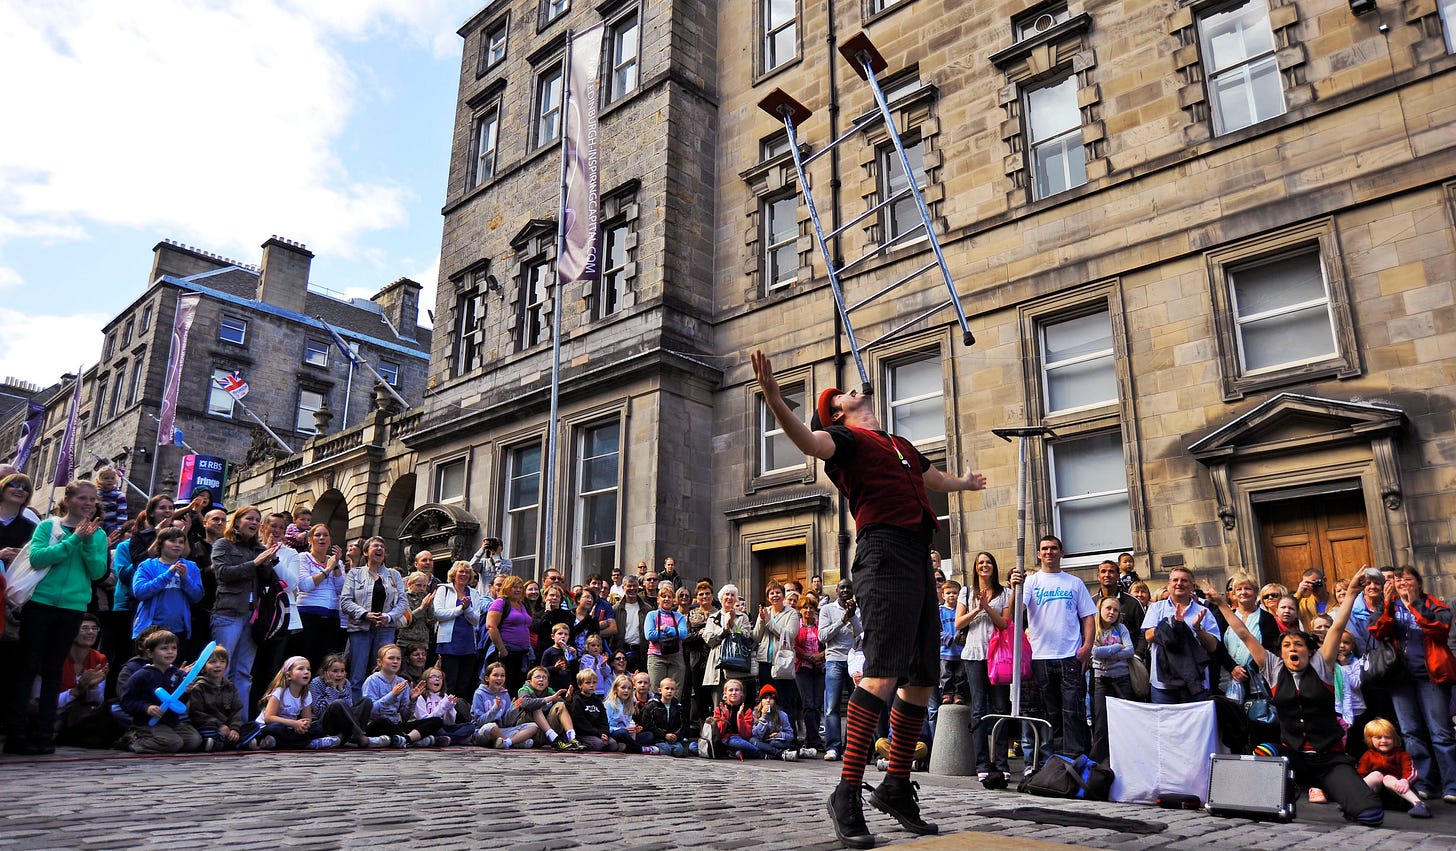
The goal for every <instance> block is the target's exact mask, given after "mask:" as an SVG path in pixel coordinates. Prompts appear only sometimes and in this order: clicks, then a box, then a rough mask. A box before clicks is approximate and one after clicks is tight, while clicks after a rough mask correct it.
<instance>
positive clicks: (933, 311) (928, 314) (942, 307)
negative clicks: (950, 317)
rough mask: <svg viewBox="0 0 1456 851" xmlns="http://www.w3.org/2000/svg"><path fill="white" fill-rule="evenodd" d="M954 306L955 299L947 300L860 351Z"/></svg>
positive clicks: (867, 344) (865, 345) (871, 342)
mask: <svg viewBox="0 0 1456 851" xmlns="http://www.w3.org/2000/svg"><path fill="white" fill-rule="evenodd" d="M952 304H955V299H946V300H945V301H943V302H941V303H940V304H937V305H936V306H935V307H932V308H930V309H929V310H927V311H925V312H924V313H922V314H920V315H919V316H917V317H915V318H914V319H911V320H909V321H908V322H902V323H901V324H899V325H896V326H895V327H894V328H891V329H890V330H888V331H886V332H885V333H883V334H881V335H880V336H878V337H876V338H875V339H873V340H871V341H869V342H868V343H865V344H864V345H863V346H860V350H861V351H863V350H865V349H867V348H869V347H870V346H874V345H878V344H879V343H883V342H884V341H885V340H888V339H890V338H891V337H893V336H895V335H896V334H898V333H900V332H901V331H904V330H905V329H906V328H909V327H910V326H911V325H914V324H915V323H917V322H919V321H921V320H922V319H927V318H929V317H931V316H934V315H935V314H937V313H939V312H940V311H942V310H945V309H946V308H947V307H950V306H951V305H952Z"/></svg>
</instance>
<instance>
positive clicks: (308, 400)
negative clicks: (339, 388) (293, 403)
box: [293, 389, 324, 434]
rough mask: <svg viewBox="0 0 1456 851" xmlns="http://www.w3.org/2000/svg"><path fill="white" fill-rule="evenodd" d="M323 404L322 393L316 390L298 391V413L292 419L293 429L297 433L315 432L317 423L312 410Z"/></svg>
mask: <svg viewBox="0 0 1456 851" xmlns="http://www.w3.org/2000/svg"><path fill="white" fill-rule="evenodd" d="M323 406H324V394H322V393H320V392H318V391H317V390H302V389H300V390H299V391H298V415H297V416H295V417H294V419H293V430H294V431H296V432H298V433H299V434H317V433H318V423H317V422H316V421H315V420H314V418H313V415H314V412H315V411H317V410H318V409H320V408H322V407H323Z"/></svg>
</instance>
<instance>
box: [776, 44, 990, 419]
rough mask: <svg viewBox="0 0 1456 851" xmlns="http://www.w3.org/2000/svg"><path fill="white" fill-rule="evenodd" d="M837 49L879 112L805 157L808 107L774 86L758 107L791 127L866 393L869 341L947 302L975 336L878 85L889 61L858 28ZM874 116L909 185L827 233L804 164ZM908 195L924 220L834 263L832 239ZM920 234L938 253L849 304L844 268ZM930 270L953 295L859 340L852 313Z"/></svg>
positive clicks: (802, 181)
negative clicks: (801, 130) (802, 131)
mask: <svg viewBox="0 0 1456 851" xmlns="http://www.w3.org/2000/svg"><path fill="white" fill-rule="evenodd" d="M839 52H840V54H841V55H842V56H844V58H845V59H846V60H848V62H849V64H850V66H851V67H852V68H854V71H855V73H857V74H859V76H860V79H863V80H865V81H866V82H868V83H869V84H870V90H871V91H873V92H874V95H875V105H876V106H877V107H878V109H877V111H876V112H873V113H871V114H870V115H868V116H866V117H865V118H864V119H861V120H860V121H856V122H855V123H854V124H853V125H852V126H851V127H850V128H849V129H848V130H846V131H845V132H844V133H842V134H841V135H840V136H839V138H837V139H835V140H834V141H832V142H830V143H829V144H828V145H826V146H824V147H823V148H822V149H820V150H818V151H815V152H814V153H812V154H810V155H809V156H807V157H806V156H804V155H803V154H802V152H801V151H800V150H799V138H798V132H797V130H796V129H795V128H797V127H799V126H802V125H803V124H804V122H805V121H807V120H808V118H809V116H810V115H812V114H813V113H812V112H811V111H810V110H809V108H808V107H806V106H804V105H803V104H802V103H799V102H798V101H797V100H794V98H793V97H791V96H790V95H788V94H787V93H786V92H784V90H783V89H774V90H773V91H772V92H770V93H769V94H768V96H767V97H765V98H764V99H763V100H762V101H759V104H758V106H759V108H760V109H762V110H763V111H765V112H767V113H768V114H769V115H772V116H773V117H774V118H776V119H778V120H781V121H783V122H784V129H785V130H786V131H787V132H788V139H789V151H790V152H791V153H792V155H793V158H794V171H795V172H796V173H797V174H798V178H799V189H800V192H801V193H802V194H803V196H804V203H805V204H806V205H807V206H808V207H809V219H810V220H811V221H812V222H813V225H814V239H815V242H816V243H817V244H818V246H819V253H820V254H821V255H822V256H823V257H824V266H825V269H826V271H827V272H828V274H829V286H830V288H831V289H832V290H833V291H834V304H835V307H836V308H837V309H838V310H839V318H840V319H841V320H842V321H843V322H844V332H845V336H847V337H848V338H849V348H850V352H851V354H853V355H854V364H855V367H856V368H858V369H859V378H860V382H861V383H862V384H863V385H864V386H863V390H862V392H863V393H865V394H869V393H872V392H873V391H874V388H873V384H872V382H871V381H870V377H869V373H868V372H867V371H866V370H865V365H864V357H863V352H864V350H865V349H867V348H869V347H870V346H873V345H875V344H877V343H881V342H884V341H885V340H887V339H889V338H891V337H893V336H895V335H896V334H899V333H900V332H902V331H905V330H906V329H908V328H911V327H913V326H914V325H915V324H916V323H918V322H921V321H922V320H925V319H928V318H929V317H931V316H933V315H935V314H936V313H938V312H940V311H941V310H944V309H945V308H946V307H953V308H955V313H956V319H957V321H958V322H959V323H960V326H961V337H962V339H963V341H964V343H965V345H966V346H971V345H974V344H975V342H976V338H975V335H973V334H972V333H971V325H970V322H969V321H968V320H967V319H966V312H965V310H964V308H962V306H961V298H960V293H958V292H956V288H955V283H954V282H953V281H952V280H951V276H950V267H949V266H948V265H947V264H946V262H945V254H944V253H942V252H941V248H940V240H939V238H937V237H936V235H935V228H934V227H933V226H932V223H931V219H930V209H929V208H928V207H926V206H925V198H924V197H923V196H922V195H921V193H920V187H919V186H917V185H916V178H915V173H914V172H913V171H912V170H911V168H910V158H909V157H908V156H906V155H905V144H904V142H902V141H901V139H900V132H899V131H898V130H897V129H896V128H895V119H894V116H893V115H891V114H890V106H889V103H888V102H887V101H886V100H885V93H884V90H882V89H881V88H880V83H879V80H878V79H876V77H875V75H876V74H879V73H882V72H883V71H884V70H885V69H886V68H887V67H889V66H888V64H887V63H886V62H885V58H884V57H883V56H881V55H880V52H879V51H878V50H877V49H876V48H875V46H874V44H873V43H871V41H870V39H869V36H868V35H866V34H865V33H860V34H858V35H856V36H854V37H853V38H851V39H849V40H848V41H846V42H845V43H844V44H842V45H840V46H839ZM875 121H883V122H884V123H885V129H886V130H888V131H889V135H890V141H891V142H892V143H893V144H894V146H895V154H896V155H897V156H898V157H899V160H900V168H901V169H902V170H903V171H904V174H905V183H906V187H905V188H904V189H902V190H900V191H899V192H896V193H895V194H893V195H891V196H889V197H888V198H884V199H882V200H881V201H880V202H879V203H878V204H876V205H874V206H873V207H870V208H869V209H868V210H865V211H864V212H863V213H860V214H859V215H857V216H855V217H854V218H852V219H850V220H849V221H847V222H845V223H844V224H842V225H840V226H839V227H837V228H835V229H834V230H833V231H831V232H830V233H828V234H827V235H826V234H825V233H824V228H823V226H822V225H821V224H820V222H819V211H818V208H816V207H815V205H814V194H813V192H812V191H811V190H810V189H809V180H808V176H807V175H806V174H805V171H804V169H805V168H806V167H807V166H808V165H809V164H810V163H812V162H814V161H815V160H816V159H818V158H819V157H822V156H824V155H825V154H827V153H828V152H829V151H831V150H833V149H834V148H835V146H837V145H838V144H839V143H840V142H843V141H845V140H846V139H848V138H849V137H851V136H853V135H854V134H856V133H859V132H862V131H864V130H865V129H866V128H868V127H869V126H870V125H872V124H873V123H874V122H875ZM906 197H910V198H914V199H915V208H916V209H917V210H918V211H919V212H920V224H919V225H917V226H915V227H911V228H906V229H905V230H903V231H901V232H900V233H898V234H896V235H895V236H894V237H892V238H890V239H888V240H885V241H884V242H881V243H880V244H878V245H876V246H874V247H873V248H871V249H869V250H868V251H866V252H865V253H864V254H861V255H860V256H859V257H856V258H855V259H853V260H851V261H849V262H848V263H845V264H843V265H841V266H839V267H838V268H836V267H835V265H834V255H833V254H831V253H830V251H829V241H830V240H832V239H835V238H836V237H838V236H840V235H841V234H843V233H845V232H846V231H848V230H849V229H850V228H852V227H854V226H856V225H858V224H859V223H860V222H863V221H864V220H865V219H867V218H869V217H870V216H873V215H875V214H876V213H879V212H880V211H882V210H884V209H885V208H887V207H889V206H890V205H892V204H895V203H897V202H899V201H901V200H902V199H904V198H906ZM922 234H923V235H924V236H925V238H926V239H927V240H928V241H929V243H930V249H931V251H932V252H933V253H934V255H935V257H934V259H933V260H931V261H930V262H929V263H926V264H925V265H924V266H921V267H920V268H918V269H916V270H915V271H913V272H911V273H909V274H907V275H905V276H903V277H901V278H900V279H898V280H896V281H895V282H893V283H891V284H889V285H887V286H885V287H882V288H881V289H879V290H877V291H875V292H874V293H872V294H870V295H868V296H866V297H865V298H863V299H860V300H859V301H857V302H855V303H854V304H847V303H846V300H845V296H844V288H843V283H842V281H841V277H842V276H843V275H844V274H845V272H847V271H849V270H850V269H853V268H854V267H856V266H859V265H860V264H862V263H864V262H865V261H867V260H869V259H871V258H873V257H875V256H877V255H879V254H881V253H883V252H885V251H887V250H888V249H890V248H892V247H894V246H895V245H897V244H899V243H901V242H904V241H906V240H907V239H909V238H911V237H919V236H921V235H922ZM932 269H939V270H940V276H941V280H942V281H944V283H945V288H946V291H947V292H948V293H949V295H950V298H949V299H948V300H947V301H945V302H942V303H940V304H937V305H936V306H935V307H932V308H931V309H930V310H927V311H925V312H924V313H921V314H919V315H918V316H915V317H914V318H912V319H909V320H907V321H905V322H902V323H901V324H899V325H897V326H895V327H894V328H892V329H890V330H889V331H886V332H885V333H884V334H881V335H880V336H879V337H877V338H875V339H873V340H871V341H869V342H868V343H864V344H863V345H861V344H860V343H859V341H858V339H857V338H856V336H855V332H854V324H853V323H852V322H851V321H850V317H849V315H850V313H851V312H852V311H855V310H858V309H860V308H862V307H865V306H867V305H869V304H870V303H872V302H874V301H875V300H876V299H878V298H880V297H881V296H884V295H885V294H887V293H890V292H893V291H894V290H896V289H898V288H899V287H900V286H902V285H904V284H907V283H909V282H910V281H912V280H914V279H915V278H918V277H919V276H921V275H923V274H925V273H926V272H929V271H931V270H932Z"/></svg>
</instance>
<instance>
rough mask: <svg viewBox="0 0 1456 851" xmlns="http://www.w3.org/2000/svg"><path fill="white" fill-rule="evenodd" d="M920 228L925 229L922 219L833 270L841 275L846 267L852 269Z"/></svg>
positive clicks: (920, 229)
mask: <svg viewBox="0 0 1456 851" xmlns="http://www.w3.org/2000/svg"><path fill="white" fill-rule="evenodd" d="M922 230H925V222H923V221H922V222H921V223H920V224H918V225H916V226H915V227H913V228H910V229H909V230H907V231H905V232H904V233H901V234H900V235H899V236H897V237H895V238H894V239H891V240H890V241H889V242H882V243H880V244H879V245H876V246H875V247H874V248H871V249H870V250H869V251H866V252H865V253H863V254H861V255H860V256H858V257H856V258H854V259H853V260H851V261H849V262H848V263H846V264H844V265H843V266H840V267H839V268H838V269H836V270H835V272H836V273H838V274H840V275H843V274H844V272H845V270H847V269H853V268H854V267H855V266H858V265H859V264H861V263H863V262H864V261H866V260H868V259H870V258H871V257H874V256H875V255H877V254H879V253H880V252H881V251H884V250H885V249H886V248H890V247H892V246H893V245H895V243H897V242H901V241H903V240H904V239H905V237H907V236H911V235H913V234H914V233H915V232H916V231H922Z"/></svg>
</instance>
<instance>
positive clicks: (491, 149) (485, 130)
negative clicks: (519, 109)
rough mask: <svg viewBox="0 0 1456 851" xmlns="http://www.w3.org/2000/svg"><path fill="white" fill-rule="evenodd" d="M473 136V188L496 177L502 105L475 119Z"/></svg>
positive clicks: (471, 180) (471, 177) (471, 183)
mask: <svg viewBox="0 0 1456 851" xmlns="http://www.w3.org/2000/svg"><path fill="white" fill-rule="evenodd" d="M470 135H471V142H470V144H471V151H472V153H471V157H470V161H471V168H470V185H471V187H472V188H473V187H476V186H480V185H481V184H483V183H487V182H489V181H490V180H491V179H492V178H494V177H495V160H496V150H497V148H498V147H499V135H500V104H495V105H493V106H491V108H490V109H487V110H486V111H485V112H482V113H481V114H480V115H477V116H476V117H475V121H474V122H472V126H471V129H470Z"/></svg>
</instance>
